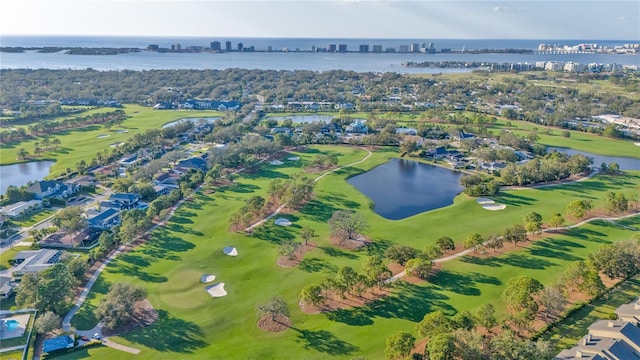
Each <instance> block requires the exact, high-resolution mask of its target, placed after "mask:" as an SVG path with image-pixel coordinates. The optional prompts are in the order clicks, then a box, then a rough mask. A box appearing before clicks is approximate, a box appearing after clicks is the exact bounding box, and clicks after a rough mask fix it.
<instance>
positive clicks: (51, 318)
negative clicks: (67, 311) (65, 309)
mask: <svg viewBox="0 0 640 360" xmlns="http://www.w3.org/2000/svg"><path fill="white" fill-rule="evenodd" d="M60 322H61V320H60V316H58V315H56V314H55V313H53V312H51V311H45V312H44V313H43V314H41V315H40V316H38V318H37V319H36V323H35V327H36V331H37V332H38V334H46V333H48V332H51V331H53V330H56V329H59V328H60Z"/></svg>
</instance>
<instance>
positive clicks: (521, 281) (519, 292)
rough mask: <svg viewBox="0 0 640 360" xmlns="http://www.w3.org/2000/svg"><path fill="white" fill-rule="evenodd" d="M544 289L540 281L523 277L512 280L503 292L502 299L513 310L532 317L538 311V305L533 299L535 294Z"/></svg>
mask: <svg viewBox="0 0 640 360" xmlns="http://www.w3.org/2000/svg"><path fill="white" fill-rule="evenodd" d="M542 289H543V286H542V284H541V283H540V282H539V281H538V280H536V279H534V278H532V277H530V276H527V275H521V276H517V277H514V278H511V279H510V280H509V282H507V287H506V288H505V289H504V291H503V292H502V299H503V300H504V301H505V302H506V303H507V305H509V307H510V308H511V309H512V310H514V311H516V312H524V313H526V314H529V315H531V314H535V313H536V311H538V304H537V303H536V301H535V299H534V298H533V294H535V293H537V292H538V291H540V290H542Z"/></svg>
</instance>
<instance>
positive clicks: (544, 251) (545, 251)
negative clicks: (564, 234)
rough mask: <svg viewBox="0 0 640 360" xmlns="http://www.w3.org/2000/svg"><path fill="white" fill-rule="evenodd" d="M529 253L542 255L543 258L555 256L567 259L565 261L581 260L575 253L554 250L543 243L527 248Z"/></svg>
mask: <svg viewBox="0 0 640 360" xmlns="http://www.w3.org/2000/svg"><path fill="white" fill-rule="evenodd" d="M529 254H531V255H535V256H542V257H545V258H556V259H561V260H567V261H580V260H583V259H582V258H579V257H577V256H575V255H571V254H570V253H568V252H567V251H566V250H554V249H550V248H548V247H545V246H544V245H542V246H536V247H534V248H531V249H529Z"/></svg>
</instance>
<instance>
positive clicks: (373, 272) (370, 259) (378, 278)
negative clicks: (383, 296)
mask: <svg viewBox="0 0 640 360" xmlns="http://www.w3.org/2000/svg"><path fill="white" fill-rule="evenodd" d="M362 272H363V273H364V278H365V281H366V283H367V284H368V285H369V286H373V285H374V284H377V285H378V287H381V286H382V284H384V282H385V280H387V279H389V278H390V277H391V270H389V269H388V268H387V266H386V265H385V264H384V262H383V261H382V256H380V255H374V256H367V257H366V258H364V261H363V262H362Z"/></svg>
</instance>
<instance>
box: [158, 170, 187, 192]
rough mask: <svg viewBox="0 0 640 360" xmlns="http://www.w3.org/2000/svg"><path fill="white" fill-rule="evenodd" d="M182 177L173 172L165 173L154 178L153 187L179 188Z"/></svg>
mask: <svg viewBox="0 0 640 360" xmlns="http://www.w3.org/2000/svg"><path fill="white" fill-rule="evenodd" d="M180 176H181V175H180V174H177V173H175V172H173V171H165V172H163V173H161V174H158V175H156V176H155V177H154V178H153V185H156V186H166V187H170V188H177V187H179V186H180Z"/></svg>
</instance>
